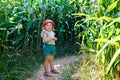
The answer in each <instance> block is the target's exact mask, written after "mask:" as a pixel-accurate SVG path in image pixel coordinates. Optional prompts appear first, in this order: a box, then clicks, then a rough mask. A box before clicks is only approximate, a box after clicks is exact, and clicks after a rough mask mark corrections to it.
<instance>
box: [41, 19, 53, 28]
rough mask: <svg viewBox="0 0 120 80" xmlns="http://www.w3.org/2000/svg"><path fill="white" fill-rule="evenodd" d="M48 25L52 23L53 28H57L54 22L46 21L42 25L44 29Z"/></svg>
mask: <svg viewBox="0 0 120 80" xmlns="http://www.w3.org/2000/svg"><path fill="white" fill-rule="evenodd" d="M48 23H51V24H52V27H53V28H54V27H55V23H54V22H53V21H52V20H50V19H46V20H45V21H44V22H43V24H42V28H45V25H47V24H48Z"/></svg>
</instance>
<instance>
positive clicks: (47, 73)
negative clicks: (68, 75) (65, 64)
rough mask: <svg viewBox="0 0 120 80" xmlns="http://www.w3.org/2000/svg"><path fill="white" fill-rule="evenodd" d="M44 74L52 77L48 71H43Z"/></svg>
mask: <svg viewBox="0 0 120 80" xmlns="http://www.w3.org/2000/svg"><path fill="white" fill-rule="evenodd" d="M44 76H48V77H52V74H50V72H49V71H46V72H44Z"/></svg>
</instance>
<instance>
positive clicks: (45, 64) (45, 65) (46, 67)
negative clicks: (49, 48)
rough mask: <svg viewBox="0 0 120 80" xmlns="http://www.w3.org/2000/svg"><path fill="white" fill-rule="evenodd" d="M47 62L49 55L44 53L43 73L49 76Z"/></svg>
mask: <svg viewBox="0 0 120 80" xmlns="http://www.w3.org/2000/svg"><path fill="white" fill-rule="evenodd" d="M48 64H49V56H48V55H46V56H45V63H44V69H45V72H44V75H45V76H49V77H51V76H52V75H51V74H50V73H49V71H48Z"/></svg>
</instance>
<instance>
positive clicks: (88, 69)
mask: <svg viewBox="0 0 120 80" xmlns="http://www.w3.org/2000/svg"><path fill="white" fill-rule="evenodd" d="M80 56H81V57H80V59H79V61H77V62H75V63H71V64H69V65H67V66H66V67H64V68H63V69H62V72H63V79H62V80H100V79H101V77H102V75H103V69H102V67H101V66H100V65H98V63H97V60H96V59H95V55H94V54H86V53H84V54H82V55H80Z"/></svg>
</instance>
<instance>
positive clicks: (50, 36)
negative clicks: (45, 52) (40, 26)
mask: <svg viewBox="0 0 120 80" xmlns="http://www.w3.org/2000/svg"><path fill="white" fill-rule="evenodd" d="M43 33H46V34H47V37H48V38H52V37H54V36H55V33H54V32H53V31H50V32H48V31H46V30H43V31H42V32H41V37H43ZM43 43H47V44H51V45H55V40H51V41H49V42H45V41H44V40H43Z"/></svg>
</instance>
